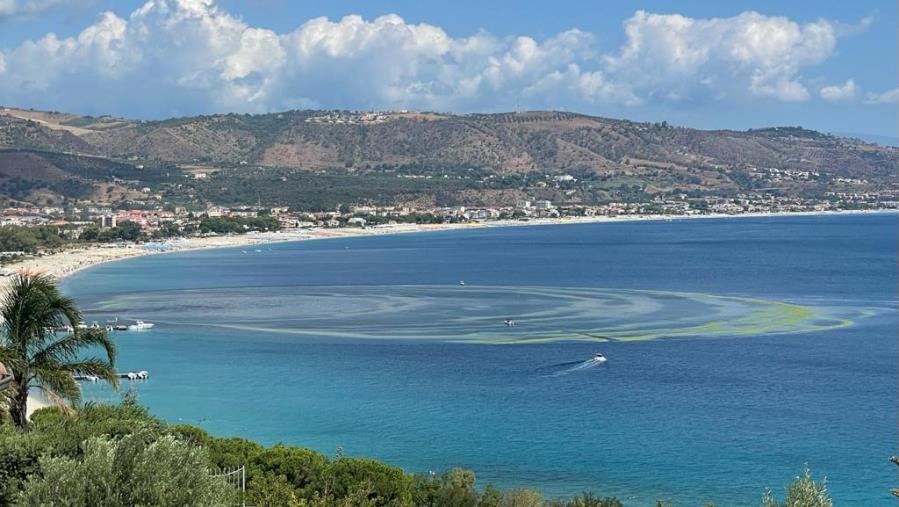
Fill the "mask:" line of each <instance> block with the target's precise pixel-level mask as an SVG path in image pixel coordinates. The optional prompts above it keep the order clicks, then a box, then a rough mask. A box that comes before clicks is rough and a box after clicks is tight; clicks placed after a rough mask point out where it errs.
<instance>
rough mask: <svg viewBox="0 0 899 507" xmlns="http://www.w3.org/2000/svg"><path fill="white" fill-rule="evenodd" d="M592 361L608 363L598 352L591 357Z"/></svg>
mask: <svg viewBox="0 0 899 507" xmlns="http://www.w3.org/2000/svg"><path fill="white" fill-rule="evenodd" d="M593 360H594V361H596V362H597V363H604V362H606V361H608V359H606V356H604V355H602V354H601V353H599V352H597V353H596V354H594V355H593Z"/></svg>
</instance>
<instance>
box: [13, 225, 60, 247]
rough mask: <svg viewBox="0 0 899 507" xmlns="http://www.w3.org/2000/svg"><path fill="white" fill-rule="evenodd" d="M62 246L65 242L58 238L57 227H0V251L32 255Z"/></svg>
mask: <svg viewBox="0 0 899 507" xmlns="http://www.w3.org/2000/svg"><path fill="white" fill-rule="evenodd" d="M64 244H65V240H64V239H63V238H62V237H60V235H59V228H57V227H50V226H45V225H39V226H36V227H21V226H17V225H4V226H2V227H0V251H4V252H26V253H34V252H37V251H38V250H45V249H54V248H59V247H61V246H63V245H64Z"/></svg>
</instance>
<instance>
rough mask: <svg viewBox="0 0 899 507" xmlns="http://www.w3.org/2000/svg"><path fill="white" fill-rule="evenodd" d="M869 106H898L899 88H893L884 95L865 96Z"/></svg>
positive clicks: (883, 93)
mask: <svg viewBox="0 0 899 507" xmlns="http://www.w3.org/2000/svg"><path fill="white" fill-rule="evenodd" d="M865 102H866V103H868V104H897V103H899V88H893V89H892V90H887V91H885V92H882V93H868V94H867V95H866V96H865Z"/></svg>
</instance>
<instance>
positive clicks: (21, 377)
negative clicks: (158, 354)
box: [0, 273, 117, 428]
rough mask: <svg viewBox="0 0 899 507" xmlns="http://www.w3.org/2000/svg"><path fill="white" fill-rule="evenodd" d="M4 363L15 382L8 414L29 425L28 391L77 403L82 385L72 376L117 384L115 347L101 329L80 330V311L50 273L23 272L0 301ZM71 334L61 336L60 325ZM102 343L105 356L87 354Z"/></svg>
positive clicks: (18, 423) (0, 342) (21, 424)
mask: <svg viewBox="0 0 899 507" xmlns="http://www.w3.org/2000/svg"><path fill="white" fill-rule="evenodd" d="M0 316H2V317H3V325H2V328H0V363H3V364H5V365H6V366H7V368H9V370H10V371H11V372H12V374H13V376H14V377H15V381H14V382H13V383H12V384H11V385H10V386H8V387H7V389H9V390H11V391H12V392H11V393H8V394H7V397H8V398H9V403H8V406H9V414H10V417H11V418H12V420H13V422H14V423H15V424H16V426H18V427H20V428H21V427H24V426H25V425H26V423H27V422H28V420H27V412H28V391H29V389H30V388H32V387H35V388H37V389H40V390H41V391H43V392H44V393H45V394H47V395H48V396H49V397H50V398H52V399H55V400H68V401H71V402H77V401H79V400H80V399H81V389H80V388H79V387H78V384H77V383H76V382H75V379H74V378H73V375H95V376H97V377H99V378H101V379H103V380H105V381H107V382H109V383H111V384H113V385H114V386H115V385H117V379H116V376H115V370H114V367H113V363H114V361H115V345H114V344H113V343H112V341H111V340H110V339H109V337H108V336H107V334H106V332H105V331H104V330H102V329H80V328H79V324H81V312H80V311H79V310H78V308H77V307H76V306H75V302H74V301H72V300H71V299H70V298H67V297H65V296H63V295H62V294H61V293H60V292H59V289H58V288H57V287H56V283H55V282H54V281H53V279H51V278H50V277H48V276H45V275H40V274H30V273H26V274H21V275H18V276H16V278H15V279H14V280H13V283H12V286H11V287H10V289H9V292H8V293H7V294H6V296H5V297H4V298H3V300H2V303H0ZM65 327H68V328H69V329H72V332H70V333H66V334H64V335H62V336H60V334H59V333H57V332H56V331H54V330H56V329H60V328H65ZM93 347H99V348H100V349H102V351H103V353H104V355H105V356H106V359H101V358H99V357H94V356H91V357H84V356H83V355H82V352H83V351H84V350H85V349H89V348H93Z"/></svg>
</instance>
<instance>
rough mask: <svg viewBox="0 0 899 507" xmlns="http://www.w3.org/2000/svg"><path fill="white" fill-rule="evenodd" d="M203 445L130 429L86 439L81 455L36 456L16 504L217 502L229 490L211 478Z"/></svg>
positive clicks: (88, 506)
mask: <svg viewBox="0 0 899 507" xmlns="http://www.w3.org/2000/svg"><path fill="white" fill-rule="evenodd" d="M207 463H208V459H207V456H206V452H205V450H204V449H202V448H200V447H195V446H191V445H189V444H186V443H185V442H182V441H180V440H178V439H176V438H175V437H174V436H172V435H165V436H162V437H157V438H155V439H154V438H151V437H150V435H149V434H146V433H135V434H132V435H128V436H126V437H124V438H122V439H120V440H112V439H109V438H107V437H96V438H91V439H89V440H86V441H85V442H84V445H83V452H82V455H81V456H80V457H78V458H70V457H42V458H41V459H40V472H39V473H37V474H34V475H32V476H30V477H29V478H28V480H27V481H26V482H25V485H24V488H23V490H22V492H21V493H19V495H18V499H17V502H16V503H17V504H18V505H22V506H32V505H48V506H52V505H66V506H71V507H81V506H83V507H94V506H98V507H106V506H108V507H118V506H122V505H146V506H151V505H190V506H198V507H199V506H209V507H214V506H221V505H226V504H227V503H229V501H230V499H231V497H233V495H234V490H233V488H232V487H231V486H229V485H227V484H226V483H225V482H224V481H223V480H221V479H218V478H215V477H213V476H212V475H211V474H210V471H209V469H208V468H207Z"/></svg>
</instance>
